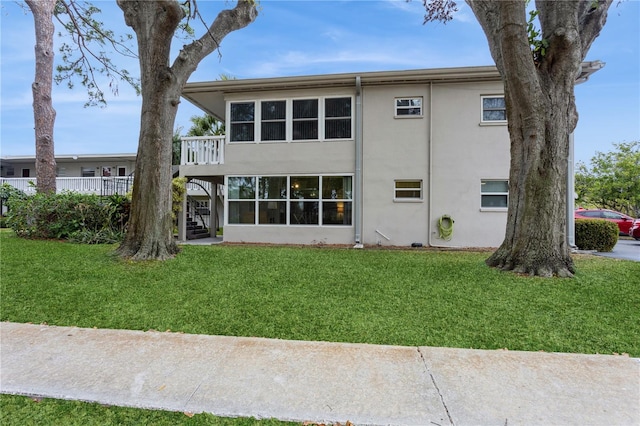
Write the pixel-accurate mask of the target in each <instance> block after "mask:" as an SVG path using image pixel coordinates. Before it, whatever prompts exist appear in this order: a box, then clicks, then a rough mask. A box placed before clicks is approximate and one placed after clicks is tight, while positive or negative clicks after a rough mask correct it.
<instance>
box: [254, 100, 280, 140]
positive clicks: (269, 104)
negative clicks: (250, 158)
mask: <svg viewBox="0 0 640 426" xmlns="http://www.w3.org/2000/svg"><path fill="white" fill-rule="evenodd" d="M261 121H262V126H261V132H260V135H261V137H260V140H263V141H284V140H286V139H287V126H286V125H287V102H286V101H263V102H262V117H261Z"/></svg>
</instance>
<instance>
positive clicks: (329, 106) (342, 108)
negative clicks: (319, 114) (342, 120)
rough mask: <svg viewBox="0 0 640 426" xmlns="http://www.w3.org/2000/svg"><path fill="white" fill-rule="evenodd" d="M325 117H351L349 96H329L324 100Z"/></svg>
mask: <svg viewBox="0 0 640 426" xmlns="http://www.w3.org/2000/svg"><path fill="white" fill-rule="evenodd" d="M324 110H325V111H324V115H325V117H349V118H351V98H331V99H325V100H324Z"/></svg>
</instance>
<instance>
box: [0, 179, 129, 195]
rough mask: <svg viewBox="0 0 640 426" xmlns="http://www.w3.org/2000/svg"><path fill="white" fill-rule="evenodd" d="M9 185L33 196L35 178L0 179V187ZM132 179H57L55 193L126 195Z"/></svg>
mask: <svg viewBox="0 0 640 426" xmlns="http://www.w3.org/2000/svg"><path fill="white" fill-rule="evenodd" d="M5 183H8V184H9V185H11V186H13V187H14V188H17V189H19V190H21V191H23V192H24V193H26V194H35V192H36V186H35V185H36V183H37V181H36V179H35V178H0V185H1V184H5ZM132 184H133V177H131V176H123V177H59V178H56V191H57V192H62V191H71V192H79V193H81V194H98V195H111V194H122V195H124V194H126V193H127V191H129V190H130V189H131V185H132Z"/></svg>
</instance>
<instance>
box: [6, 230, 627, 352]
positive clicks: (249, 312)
mask: <svg viewBox="0 0 640 426" xmlns="http://www.w3.org/2000/svg"><path fill="white" fill-rule="evenodd" d="M114 249H115V247H114V246H104V245H101V246H100V245H99V246H87V245H77V244H69V243H65V242H58V241H32V240H24V239H20V238H17V237H15V236H14V235H13V234H12V233H11V232H6V231H5V232H0V250H1V252H0V256H1V269H0V277H1V280H0V283H1V287H0V289H1V302H0V308H1V309H0V319H1V320H2V321H15V322H33V323H47V324H51V325H69V326H79V327H98V328H125V329H134V330H149V329H154V330H159V331H164V330H172V331H182V332H185V333H203V334H219V335H236V336H260V337H271V338H281V339H296V340H323V341H341V342H364V343H375V344H391V345H427V346H448V347H461V348H484V349H496V348H508V349H510V350H529V351H538V350H544V351H559V352H577V353H606V354H610V353H628V354H630V355H631V356H634V357H638V356H640V339H638V336H639V335H640V263H638V262H631V261H617V260H612V259H604V258H596V257H587V256H584V257H578V258H577V259H576V266H577V268H578V272H577V274H576V277H575V278H574V279H542V278H528V277H519V276H516V275H513V274H511V273H503V272H500V271H497V270H494V269H490V268H488V267H486V266H485V265H484V263H483V261H484V259H485V258H486V257H487V256H488V253H474V252H452V251H435V250H426V249H416V250H377V249H364V250H354V249H336V248H315V247H304V248H300V247H269V246H267V247H262V246H253V245H250V246H236V245H218V246H185V247H184V248H183V251H182V253H181V254H180V255H179V256H178V257H177V258H176V259H173V260H169V261H166V262H162V263H158V262H148V263H130V262H124V261H121V260H119V259H118V258H117V257H115V256H113V255H112V252H113V250H114Z"/></svg>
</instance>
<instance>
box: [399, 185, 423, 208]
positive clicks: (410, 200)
mask: <svg viewBox="0 0 640 426" xmlns="http://www.w3.org/2000/svg"><path fill="white" fill-rule="evenodd" d="M411 182H414V183H418V184H419V185H420V186H419V188H417V189H416V188H412V187H407V188H402V187H398V184H399V183H411ZM416 190H418V191H419V194H420V196H419V197H408V196H407V197H399V196H398V192H400V193H403V192H405V193H409V192H415V191H416ZM423 201H424V179H394V181H393V202H394V203H421V202H423Z"/></svg>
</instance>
